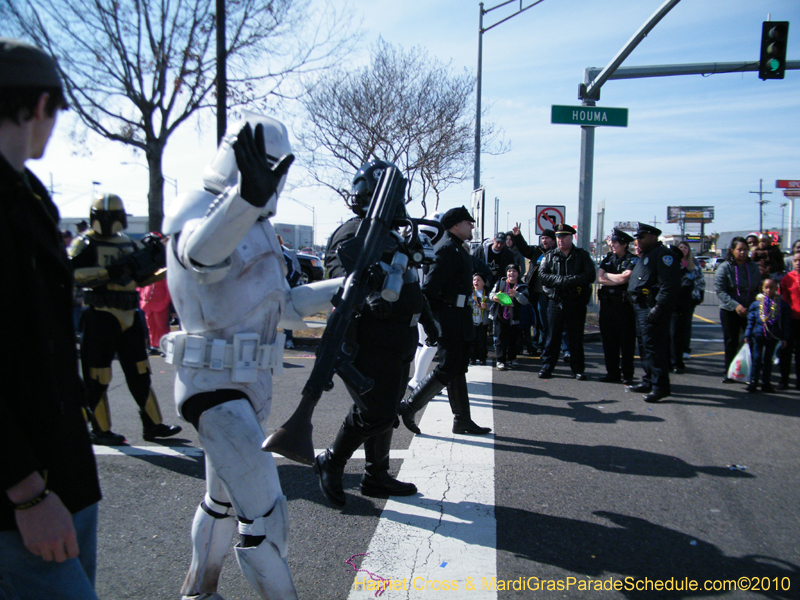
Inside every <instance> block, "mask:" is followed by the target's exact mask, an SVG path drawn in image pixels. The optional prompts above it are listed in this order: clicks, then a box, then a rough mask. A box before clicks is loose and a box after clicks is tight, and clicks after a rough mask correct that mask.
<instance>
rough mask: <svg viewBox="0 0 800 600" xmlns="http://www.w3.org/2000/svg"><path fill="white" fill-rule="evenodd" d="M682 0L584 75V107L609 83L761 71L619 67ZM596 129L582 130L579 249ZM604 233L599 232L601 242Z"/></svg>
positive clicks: (586, 230) (586, 238) (746, 64)
mask: <svg viewBox="0 0 800 600" xmlns="http://www.w3.org/2000/svg"><path fill="white" fill-rule="evenodd" d="M678 2H679V0H668V1H667V2H665V3H664V4H663V5H662V6H661V8H659V9H658V10H657V11H656V12H655V13H654V14H653V16H651V17H650V20H649V21H648V22H647V23H645V24H644V25H643V26H642V27H641V28H640V29H639V31H638V32H637V33H636V34H635V35H634V36H633V37H632V38H631V39H630V40H629V41H628V44H627V45H626V46H625V48H623V49H622V50H621V51H620V52H619V53H617V56H615V57H614V59H613V60H612V61H611V62H610V63H609V64H608V66H606V67H605V68H603V69H599V68H596V67H589V68H587V69H586V70H585V71H584V83H582V84H580V86H579V90H578V98H579V99H581V100H582V101H583V102H582V105H583V106H595V103H596V102H597V101H598V100H599V99H600V88H601V86H602V85H603V84H604V83H605V82H606V81H608V80H610V79H638V78H643V77H669V76H674V75H711V74H715V73H743V72H745V71H758V70H759V61H743V62H722V63H695V64H685V65H650V66H634V67H620V66H619V65H620V64H621V63H622V61H623V60H625V58H626V57H627V56H628V55H629V54H630V53H631V51H633V49H634V48H635V47H636V45H637V44H638V43H639V42H640V41H641V40H642V39H644V37H645V36H646V35H647V33H648V32H649V31H650V30H651V29H652V28H653V27H654V26H655V24H656V23H657V22H658V21H659V20H661V18H662V17H663V16H664V15H665V14H666V13H667V12H668V11H669V10H670V9H671V8H672V7H673V6H675V4H677V3H678ZM798 69H800V60H787V61H786V70H798ZM594 129H595V128H594V127H593V126H589V125H582V126H581V173H580V183H579V188H578V246H579V247H581V248H588V247H589V243H590V240H591V231H590V229H591V219H592V182H593V178H594ZM601 235H602V232H598V235H597V237H598V239H600V237H601Z"/></svg>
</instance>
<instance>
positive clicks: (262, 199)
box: [161, 112, 341, 600]
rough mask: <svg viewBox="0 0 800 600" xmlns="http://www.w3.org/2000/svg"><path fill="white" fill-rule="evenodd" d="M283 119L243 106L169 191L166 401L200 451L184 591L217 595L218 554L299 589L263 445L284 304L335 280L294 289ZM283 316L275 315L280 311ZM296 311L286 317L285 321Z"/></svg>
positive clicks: (309, 298)
mask: <svg viewBox="0 0 800 600" xmlns="http://www.w3.org/2000/svg"><path fill="white" fill-rule="evenodd" d="M293 158H294V157H293V156H292V154H291V148H290V145H289V140H288V132H287V130H286V128H285V127H284V125H283V124H282V123H280V122H278V121H276V120H274V119H271V118H269V117H263V116H259V115H256V114H253V113H247V112H245V117H244V121H239V122H237V123H234V124H232V125H231V126H230V127H229V128H228V131H227V132H226V134H225V136H224V138H223V140H222V142H221V143H220V147H219V150H218V152H217V155H216V157H215V158H214V160H213V161H212V163H211V164H210V165H209V166H208V167H206V170H205V174H204V183H205V190H204V191H194V192H191V193H189V194H187V195H185V196H183V197H182V198H181V199H179V201H177V202H176V203H175V208H174V210H172V211H171V212H170V214H169V215H168V216H167V219H166V221H165V227H164V230H165V233H168V234H171V235H172V238H171V240H170V246H169V248H168V252H167V273H168V276H167V277H168V284H169V289H170V292H171V294H172V298H173V303H174V305H175V308H176V309H177V311H178V315H179V317H180V321H181V327H182V331H180V332H174V333H172V334H169V335H167V336H165V337H164V338H163V339H162V342H161V349H162V351H163V352H164V353H165V354H166V356H167V360H168V361H169V362H172V363H173V364H175V365H176V366H177V374H176V379H175V402H176V405H177V409H178V413H179V414H180V415H181V416H182V417H183V418H185V419H186V420H187V421H189V422H190V423H192V424H193V425H194V426H195V427H196V429H197V431H198V434H199V437H200V441H201V443H202V444H203V448H204V449H205V454H206V494H205V498H204V500H203V501H202V502H201V503H200V506H199V507H198V509H197V511H196V513H195V517H194V523H193V526H192V545H193V552H192V563H191V566H190V568H189V572H188V574H187V576H186V580H185V582H184V584H183V588H182V590H181V593H182V594H183V595H184V596H183V597H184V599H193V600H194V599H197V600H201V599H203V600H210V599H219V598H220V596H219V595H218V594H216V589H217V583H218V580H219V575H220V571H221V569H222V564H223V562H224V559H225V555H226V553H227V551H228V549H229V547H230V544H231V541H232V539H233V536H234V534H235V533H236V531H237V528H238V532H239V535H240V541H239V543H238V544H237V545H236V546H235V548H234V550H235V553H236V560H237V562H238V563H239V567H240V568H241V570H242V572H243V574H244V576H245V578H246V579H247V580H248V582H249V583H250V584H251V585H252V586H253V587H254V588H255V589H256V590H257V592H258V594H259V597H260V598H265V599H270V600H274V599H281V600H283V599H291V598H297V592H296V590H295V587H294V582H293V580H292V576H291V574H290V573H289V567H288V564H287V561H286V553H287V546H288V525H289V523H288V512H287V503H286V497H285V496H284V495H283V493H282V491H281V486H280V481H279V479H278V471H277V468H276V466H275V462H274V460H273V457H272V455H271V454H269V453H266V452H263V451H262V450H261V444H262V442H263V441H264V437H265V436H264V432H265V426H266V422H267V418H268V416H269V411H270V406H271V400H272V374H273V372H275V371H276V370H278V369H280V367H281V365H282V357H283V344H284V341H283V334H278V332H277V327H278V325H279V322H281V317H282V315H283V314H284V312H286V313H288V314H289V315H290V316H291V317H292V318H293V319H294V320H299V318H300V317H301V316H303V315H308V314H313V313H315V312H318V311H319V310H324V309H325V308H328V307H329V306H330V299H331V297H332V296H333V294H334V292H335V291H336V289H337V288H338V286H339V285H340V283H341V280H337V281H326V282H321V284H322V285H320V286H312V285H309V286H301V287H298V288H295V290H297V292H298V293H297V294H294V295H293V294H292V291H290V290H289V288H288V284H287V283H286V265H285V262H284V259H283V253H282V251H281V247H280V244H279V243H278V239H277V237H276V235H275V232H274V230H273V228H272V225H271V223H270V221H269V220H268V219H269V218H270V217H271V216H273V215H274V214H275V210H276V207H277V200H278V196H279V194H280V192H281V190H282V189H283V185H284V183H285V180H286V172H287V171H288V168H289V166H290V164H291V162H292V160H293ZM281 324H283V323H281ZM292 325H293V323H287V326H292Z"/></svg>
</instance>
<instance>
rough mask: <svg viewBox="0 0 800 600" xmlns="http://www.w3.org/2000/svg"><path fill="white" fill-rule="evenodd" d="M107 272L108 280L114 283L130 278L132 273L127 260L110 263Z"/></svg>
mask: <svg viewBox="0 0 800 600" xmlns="http://www.w3.org/2000/svg"><path fill="white" fill-rule="evenodd" d="M106 272H107V273H108V280H109V281H111V282H113V283H116V282H120V281H122V280H123V279H128V278H130V275H131V271H130V269H129V268H128V264H127V261H126V260H121V261H118V262H116V263H113V264H110V265H108V266H107V267H106Z"/></svg>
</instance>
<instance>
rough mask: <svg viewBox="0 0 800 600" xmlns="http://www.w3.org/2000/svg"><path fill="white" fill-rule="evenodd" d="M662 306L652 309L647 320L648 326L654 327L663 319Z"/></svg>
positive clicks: (657, 305)
mask: <svg viewBox="0 0 800 600" xmlns="http://www.w3.org/2000/svg"><path fill="white" fill-rule="evenodd" d="M661 312H662V311H661V306H660V305H659V304H656V305H655V306H654V307H653V308H651V309H650V312H649V313H648V315H647V318H646V319H645V320H646V321H647V324H648V325H654V324H655V323H656V322H657V321H658V320H659V319H660V318H661Z"/></svg>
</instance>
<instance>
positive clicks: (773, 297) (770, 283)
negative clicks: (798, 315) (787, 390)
mask: <svg viewBox="0 0 800 600" xmlns="http://www.w3.org/2000/svg"><path fill="white" fill-rule="evenodd" d="M761 291H762V293H761V294H759V295H758V296H756V300H755V302H753V303H752V304H751V305H750V309H749V310H748V313H747V329H745V332H744V342H745V344H750V349H751V351H752V358H753V361H752V362H753V364H752V369H751V371H750V381H749V383H748V384H747V391H748V392H755V391H756V390H757V389H758V378H759V375H761V381H762V386H761V389H762V390H763V391H765V392H774V391H775V388H774V387H772V383H770V376H771V375H772V357H773V356H774V355H775V348H776V346H777V345H778V342H780V343H781V347H782V348H785V347H786V345H787V343H786V339H787V338H788V337H789V335H790V332H791V322H790V321H791V318H790V312H791V311H790V308H789V305H788V304H787V303H786V301H785V300H784V299H783V298H781V297H780V296H779V295H778V283H777V282H776V281H775V280H774V279H773V278H772V277H771V276H770V275H767V277H765V278H764V279H763V280H762V282H761Z"/></svg>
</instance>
